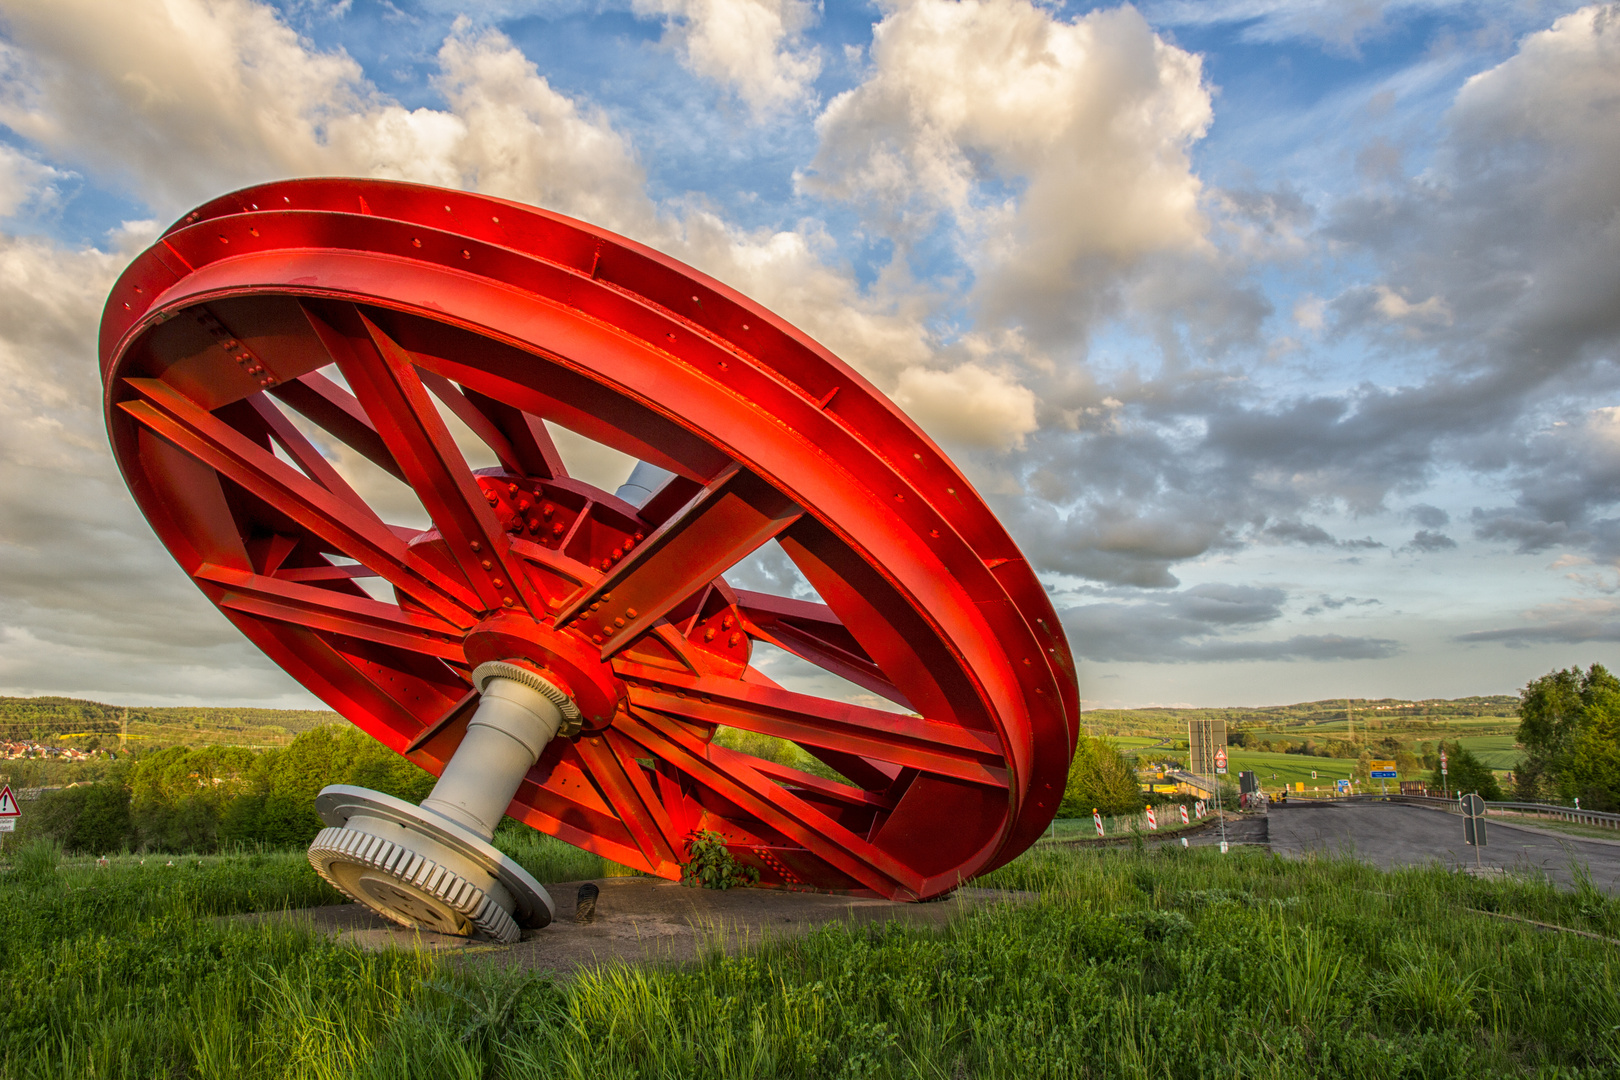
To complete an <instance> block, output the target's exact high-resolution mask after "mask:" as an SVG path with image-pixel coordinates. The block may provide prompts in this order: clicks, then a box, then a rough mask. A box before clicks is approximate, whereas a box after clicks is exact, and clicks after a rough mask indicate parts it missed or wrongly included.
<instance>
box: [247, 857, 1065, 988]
mask: <svg viewBox="0 0 1620 1080" xmlns="http://www.w3.org/2000/svg"><path fill="white" fill-rule="evenodd" d="M581 884H583V882H577V881H570V882H562V883H558V884H554V885H547V886H546V888H547V890H548V891H550V893H551V896H552V899H553V900H554V901H555V902H556V905H557V916H556V919H555V920H554V921H553V922H552V924H551V925H550V926H548V927H545V928H544V929H541V930H531V931H526V932H525V933H524V935H523V940H522V941H520V942H518V943H517V944H515V945H495V944H492V943H490V942H487V941H472V940H469V939H467V938H460V937H453V936H450V935H446V934H431V933H422V932H418V931H413V930H405V929H403V928H401V927H398V926H395V925H394V924H393V923H390V922H388V921H387V920H385V919H383V918H381V917H380V916H377V915H374V914H373V913H372V912H371V911H370V910H369V909H367V908H364V907H361V906H360V905H359V904H337V905H332V906H329V907H318V908H303V909H299V910H294V911H282V912H269V913H261V914H256V915H242V916H237V918H238V919H239V920H241V921H245V922H264V921H269V920H276V921H281V920H298V921H304V922H307V923H309V924H310V925H311V926H313V927H314V929H315V930H316V931H318V932H320V933H323V934H326V935H328V936H329V937H331V938H332V939H334V940H336V941H340V942H344V943H346V944H351V945H357V946H359V947H360V948H362V949H370V950H383V949H427V950H429V951H432V952H435V953H443V954H446V955H448V956H453V957H458V958H461V957H464V958H466V960H467V962H469V963H471V962H491V963H499V964H501V965H503V966H507V967H520V968H527V969H530V970H534V971H554V972H557V973H560V974H566V973H568V972H571V971H573V970H574V969H576V968H579V967H582V966H588V965H592V964H596V963H601V962H604V961H612V960H623V961H629V962H632V963H680V962H683V961H687V960H692V959H694V958H696V957H697V956H699V955H701V954H703V953H705V952H708V951H710V950H713V949H716V948H719V949H724V950H725V951H726V952H728V953H730V952H736V951H738V950H739V949H744V948H748V947H751V946H757V945H760V944H762V943H764V942H767V941H779V940H784V939H787V938H792V937H796V936H799V935H801V934H805V933H808V932H809V931H811V930H813V929H815V928H817V927H819V926H825V925H827V924H829V923H835V922H844V923H850V924H853V925H856V926H865V925H870V924H874V923H887V922H904V923H910V924H915V925H924V926H942V925H944V924H945V923H946V922H948V921H949V920H950V919H951V918H953V917H955V916H956V915H959V914H961V913H963V912H965V911H968V910H972V909H974V908H979V907H983V906H985V905H988V904H996V903H1027V902H1029V901H1030V900H1032V899H1034V894H1033V893H1012V892H1004V891H1000V890H996V889H958V890H956V891H955V892H954V893H952V894H950V896H948V897H946V898H944V899H942V900H936V901H932V902H930V903H925V904H907V903H898V902H896V901H892V900H878V899H871V898H865V897H855V896H843V895H834V894H829V893H809V892H786V891H783V890H779V889H728V890H724V891H719V890H712V889H691V888H687V887H685V886H682V885H677V884H675V883H674V882H670V881H661V880H658V879H656V878H603V879H600V880H598V881H596V882H594V884H595V885H596V886H597V887H598V888H600V890H601V893H600V895H599V896H598V897H597V900H596V916H595V919H594V921H592V922H590V923H584V924H581V923H576V922H574V907H575V903H576V900H577V896H578V891H579V886H580V885H581Z"/></svg>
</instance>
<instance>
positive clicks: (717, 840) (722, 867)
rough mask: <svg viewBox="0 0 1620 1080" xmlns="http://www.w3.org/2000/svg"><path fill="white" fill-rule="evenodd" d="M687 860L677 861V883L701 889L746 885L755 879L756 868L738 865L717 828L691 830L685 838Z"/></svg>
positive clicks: (752, 882)
mask: <svg viewBox="0 0 1620 1080" xmlns="http://www.w3.org/2000/svg"><path fill="white" fill-rule="evenodd" d="M686 853H687V861H686V862H684V863H682V864H681V884H683V885H693V886H697V887H698V888H703V889H729V888H731V887H733V886H742V887H743V888H747V887H749V886H751V885H755V884H757V883H758V882H759V871H758V870H756V869H754V868H753V867H752V866H738V865H737V860H736V859H734V858H732V857H731V851H730V850H729V849H728V848H727V847H726V838H725V837H724V836H721V835H720V834H719V833H717V832H702V831H699V832H694V833H692V835H691V836H690V837H688V838H687V841H686Z"/></svg>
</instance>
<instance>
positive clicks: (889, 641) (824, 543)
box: [779, 516, 992, 730]
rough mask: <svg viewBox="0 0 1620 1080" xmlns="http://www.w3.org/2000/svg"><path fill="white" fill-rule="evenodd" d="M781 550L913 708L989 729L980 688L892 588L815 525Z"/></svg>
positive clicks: (789, 538) (800, 527)
mask: <svg viewBox="0 0 1620 1080" xmlns="http://www.w3.org/2000/svg"><path fill="white" fill-rule="evenodd" d="M779 543H780V544H781V546H782V550H783V551H784V552H786V553H787V556H788V558H789V559H792V560H793V563H794V565H795V566H797V567H798V568H799V571H800V572H801V573H803V574H804V576H805V578H806V579H807V580H809V582H810V584H811V586H812V587H814V589H815V590H816V592H817V594H818V595H820V597H821V599H822V600H823V601H824V602H825V603H826V604H827V606H828V607H829V608H830V609H831V610H832V613H833V615H834V616H835V617H836V618H837V619H838V622H839V623H840V624H841V625H842V626H843V627H844V628H845V630H847V631H848V633H849V634H850V635H851V636H852V637H853V638H854V640H855V641H856V642H857V643H859V645H860V648H861V651H862V652H863V653H865V655H866V656H867V657H869V658H870V659H871V660H872V662H873V663H874V664H876V665H877V668H878V670H879V671H881V672H882V673H883V675H884V676H885V677H886V678H887V680H888V681H889V682H890V683H892V684H893V686H894V687H895V688H896V689H898V690H899V691H900V693H901V694H902V695H903V696H904V698H905V700H906V702H908V703H909V707H910V708H911V709H913V710H915V711H916V712H919V713H921V714H922V715H924V716H931V717H936V718H939V719H945V718H950V719H952V720H955V721H958V722H960V723H963V724H967V725H970V726H972V727H974V728H977V729H981V730H988V729H990V728H991V726H992V723H991V720H990V717H989V716H988V714H987V713H986V710H985V707H984V702H983V699H982V696H981V691H980V688H979V687H978V686H977V685H976V684H975V683H974V682H973V681H972V679H971V678H970V677H969V676H968V674H967V672H966V671H964V670H963V667H962V662H961V657H959V656H958V655H957V654H956V653H954V652H953V651H952V650H951V648H950V646H949V645H947V644H946V642H945V641H944V640H943V639H942V638H941V637H940V635H939V633H938V632H937V631H936V629H935V628H934V627H932V626H930V625H929V624H928V623H927V622H925V621H924V619H923V617H922V616H921V615H920V613H919V610H918V608H917V607H916V606H915V605H914V604H913V602H912V600H911V599H909V598H908V597H906V596H905V595H903V594H902V593H901V592H900V591H899V590H898V589H897V588H896V587H895V585H894V583H893V582H892V581H890V580H889V579H888V578H886V577H885V576H884V575H882V574H880V573H878V572H877V571H876V570H875V569H874V568H873V567H872V566H870V565H869V564H867V563H866V562H865V561H864V560H862V559H861V558H860V557H859V556H858V555H857V554H856V553H855V552H854V551H852V550H851V549H850V547H849V545H848V544H846V543H845V542H844V541H842V540H841V539H839V538H838V537H837V536H836V535H834V534H833V532H832V531H831V530H830V529H828V528H827V527H826V526H825V525H824V524H823V523H822V522H820V521H819V520H817V519H815V518H812V517H808V516H806V517H803V518H800V519H799V521H798V522H797V523H795V527H794V528H792V529H790V530H788V531H787V532H786V533H784V534H783V535H782V536H781V537H780V538H779ZM852 681H859V680H852ZM879 692H880V693H881V691H879Z"/></svg>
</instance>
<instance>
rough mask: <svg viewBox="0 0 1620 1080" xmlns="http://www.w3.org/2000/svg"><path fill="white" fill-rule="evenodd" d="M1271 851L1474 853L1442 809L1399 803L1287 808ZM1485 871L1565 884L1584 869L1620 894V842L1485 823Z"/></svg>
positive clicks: (1416, 859)
mask: <svg viewBox="0 0 1620 1080" xmlns="http://www.w3.org/2000/svg"><path fill="white" fill-rule="evenodd" d="M1268 816H1269V818H1270V821H1269V831H1270V839H1271V849H1272V850H1273V851H1275V852H1277V853H1279V854H1288V855H1302V854H1306V853H1309V852H1315V851H1325V852H1329V853H1335V854H1337V853H1344V854H1348V855H1353V856H1354V857H1356V858H1358V859H1362V860H1364V861H1366V862H1369V863H1373V864H1375V865H1379V866H1412V865H1422V864H1424V863H1428V862H1434V861H1438V862H1440V863H1441V864H1442V865H1445V866H1469V867H1471V866H1473V865H1474V849H1473V848H1471V847H1469V846H1468V845H1467V844H1465V843H1464V842H1463V819H1462V818H1461V817H1458V816H1456V815H1454V814H1448V813H1445V812H1443V811H1440V810H1430V809H1427V808H1425V807H1420V806H1402V805H1400V804H1398V803H1372V802H1357V803H1349V802H1346V803H1317V804H1308V803H1290V804H1287V805H1284V806H1274V807H1272V808H1271V812H1270V814H1269V815H1268ZM1486 841H1487V842H1486V845H1485V847H1484V848H1483V849H1481V851H1480V852H1479V854H1480V856H1481V861H1482V862H1483V863H1484V865H1486V866H1496V867H1502V868H1505V869H1507V870H1512V871H1519V872H1527V871H1528V872H1532V873H1534V872H1540V873H1544V874H1546V875H1547V876H1548V877H1550V878H1552V879H1553V880H1554V881H1556V882H1558V883H1559V884H1561V885H1566V886H1567V885H1571V884H1573V882H1574V878H1573V875H1572V874H1571V868H1572V867H1573V866H1575V865H1579V864H1585V865H1586V867H1587V868H1588V869H1589V871H1590V872H1591V875H1592V883H1593V884H1594V885H1596V886H1597V887H1598V888H1600V889H1602V890H1604V891H1605V892H1608V893H1610V894H1612V895H1616V896H1620V842H1615V841H1607V842H1605V841H1590V840H1581V839H1578V838H1576V837H1571V836H1563V835H1559V834H1555V833H1551V832H1547V831H1542V830H1532V829H1527V828H1523V827H1519V826H1513V825H1505V824H1502V823H1501V822H1500V821H1496V820H1491V819H1487V820H1486Z"/></svg>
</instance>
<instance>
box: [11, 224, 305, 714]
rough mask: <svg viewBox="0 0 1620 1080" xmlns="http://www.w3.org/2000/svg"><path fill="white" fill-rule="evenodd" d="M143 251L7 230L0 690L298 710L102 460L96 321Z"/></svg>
mask: <svg viewBox="0 0 1620 1080" xmlns="http://www.w3.org/2000/svg"><path fill="white" fill-rule="evenodd" d="M120 233H121V235H120V236H119V237H115V240H117V239H136V238H144V230H142V229H141V228H140V226H139V225H138V224H137V225H133V226H131V227H130V228H127V229H125V230H121V231H120ZM133 253H134V251H133V249H132V248H128V247H124V248H119V247H116V246H113V247H112V250H108V251H100V250H96V249H94V248H86V249H77V250H70V249H63V248H59V247H57V246H55V245H53V244H50V243H48V242H44V241H39V240H19V239H15V238H11V237H3V236H0V380H3V381H4V383H5V385H6V388H7V392H6V393H5V394H4V395H0V693H14V692H17V691H19V690H20V691H31V692H38V691H40V690H41V689H46V690H54V691H57V692H66V693H82V694H100V695H101V696H107V695H109V694H111V695H116V696H118V697H119V698H120V699H122V700H129V699H130V698H131V697H132V696H135V697H140V698H142V699H145V700H154V701H156V700H168V701H174V700H176V699H186V698H190V697H191V696H192V695H197V694H204V695H206V694H209V693H213V694H214V695H216V696H225V697H230V698H233V699H235V700H260V701H267V700H268V701H274V702H276V703H282V704H291V703H293V702H298V703H303V702H305V701H307V697H305V696H304V695H303V694H302V693H301V692H299V691H297V690H296V689H295V688H294V687H293V684H292V681H291V679H289V678H288V677H287V676H285V675H284V674H282V673H280V672H277V671H276V670H275V667H274V665H272V664H271V663H270V662H269V661H268V660H266V659H265V658H264V657H262V656H260V655H258V653H257V652H256V650H254V649H253V648H252V646H250V645H249V644H248V643H247V642H246V641H245V640H243V639H242V637H241V635H240V634H238V633H237V632H236V630H235V629H234V628H233V627H231V626H230V625H229V624H228V623H227V622H226V621H225V620H224V619H223V618H221V617H220V616H219V615H218V614H217V613H215V611H214V610H213V608H212V607H211V606H210V605H209V604H208V602H207V601H206V600H204V599H203V597H202V595H201V594H200V593H198V592H197V590H196V589H195V588H193V587H192V585H191V583H190V582H189V581H188V580H187V579H186V576H185V574H183V573H182V572H181V571H180V569H179V568H178V567H176V566H175V565H174V561H173V560H172V559H171V558H170V557H169V555H168V553H167V552H166V551H165V550H164V549H163V546H162V545H161V544H160V543H159V542H158V540H157V537H156V536H154V535H153V534H152V530H151V527H150V526H148V525H147V523H146V522H145V520H143V519H142V517H141V515H140V513H139V512H138V511H137V510H136V509H135V506H134V503H133V502H132V501H131V499H130V497H129V494H128V492H127V491H126V490H125V487H124V483H123V480H122V478H121V477H120V476H119V474H118V470H117V468H116V467H115V466H114V465H113V462H112V457H111V455H110V454H109V453H108V452H107V436H106V432H105V430H104V428H103V426H102V416H101V380H100V379H99V378H98V377H97V373H96V325H97V320H98V317H99V316H100V313H101V305H102V303H103V302H104V300H105V298H106V293H107V290H108V289H109V288H110V287H111V286H112V282H113V279H114V278H115V277H116V276H117V274H118V272H119V270H121V269H122V267H123V265H124V263H125V262H126V261H127V260H128V258H129V257H130V256H131V255H132V254H133Z"/></svg>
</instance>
